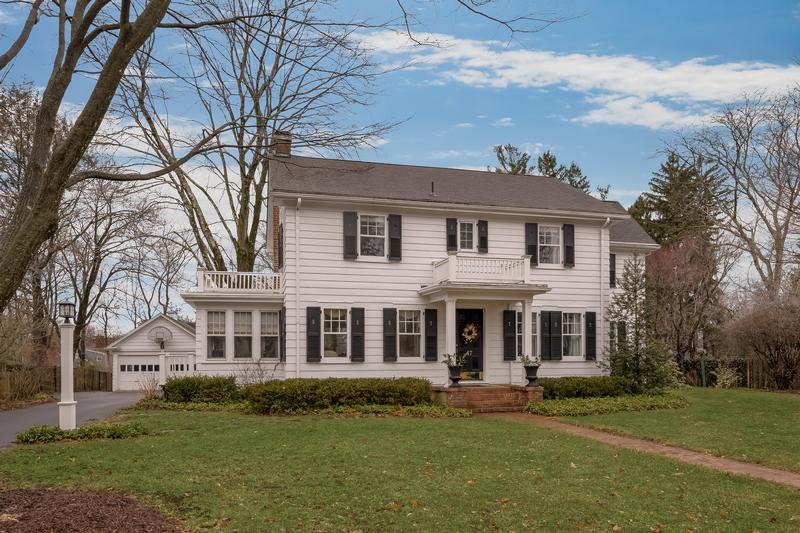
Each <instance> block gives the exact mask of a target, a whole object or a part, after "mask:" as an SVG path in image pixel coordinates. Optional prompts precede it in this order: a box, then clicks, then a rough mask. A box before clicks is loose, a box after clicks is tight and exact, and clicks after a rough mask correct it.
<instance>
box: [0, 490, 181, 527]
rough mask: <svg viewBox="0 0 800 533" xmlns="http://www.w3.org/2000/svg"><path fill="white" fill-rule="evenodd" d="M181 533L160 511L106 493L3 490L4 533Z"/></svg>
mask: <svg viewBox="0 0 800 533" xmlns="http://www.w3.org/2000/svg"><path fill="white" fill-rule="evenodd" d="M22 531H25V532H32V531H37V532H39V531H40V532H43V533H44V532H59V533H61V532H64V533H67V532H84V533H89V532H98V533H99V532H104V533H105V532H115V533H129V532H143V533H178V532H179V531H181V530H180V528H179V527H178V526H177V525H176V524H175V523H174V522H173V521H170V520H168V519H167V518H166V517H165V516H164V515H163V514H161V512H160V511H158V510H157V509H154V508H153V507H149V506H147V505H144V504H142V503H140V502H137V501H135V500H132V499H130V498H128V497H127V496H123V495H122V494H120V493H118V492H113V491H102V490H66V489H12V490H5V491H0V533H6V532H8V533H11V532H22Z"/></svg>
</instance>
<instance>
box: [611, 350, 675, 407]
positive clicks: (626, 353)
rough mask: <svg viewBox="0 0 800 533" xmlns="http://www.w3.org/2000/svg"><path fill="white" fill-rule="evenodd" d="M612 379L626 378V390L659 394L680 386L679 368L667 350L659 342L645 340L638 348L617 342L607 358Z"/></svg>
mask: <svg viewBox="0 0 800 533" xmlns="http://www.w3.org/2000/svg"><path fill="white" fill-rule="evenodd" d="M607 365H608V368H609V369H610V370H611V375H612V376H620V377H624V378H627V379H628V381H629V383H630V386H629V391H630V392H633V393H636V394H659V393H662V392H664V391H665V390H667V389H670V388H673V387H676V386H678V385H679V384H680V375H681V373H680V369H679V367H678V364H677V363H676V362H675V358H674V357H673V355H672V353H671V352H670V351H669V349H668V348H667V347H666V346H665V345H664V344H663V343H661V342H658V341H653V340H648V341H647V342H644V343H642V344H641V345H638V346H637V345H635V344H633V343H630V342H628V343H620V345H619V346H618V347H617V349H616V350H615V351H614V352H612V353H611V354H610V355H609V358H608V362H607Z"/></svg>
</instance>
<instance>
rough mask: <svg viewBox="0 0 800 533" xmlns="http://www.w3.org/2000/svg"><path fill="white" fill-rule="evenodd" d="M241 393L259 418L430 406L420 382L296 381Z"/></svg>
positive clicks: (261, 385)
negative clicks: (341, 408) (367, 407)
mask: <svg viewBox="0 0 800 533" xmlns="http://www.w3.org/2000/svg"><path fill="white" fill-rule="evenodd" d="M242 392H243V395H244V398H245V399H246V400H247V401H248V402H249V403H250V406H251V408H252V410H253V411H254V412H256V413H261V414H265V413H292V412H308V411H316V410H320V409H327V408H329V407H339V406H355V405H421V404H427V403H430V402H431V384H430V383H429V382H428V380H425V379H419V378H397V379H386V378H326V379H304V378H299V379H297V378H296V379H287V380H283V381H280V380H275V381H266V382H264V383H259V384H256V385H248V386H246V387H245V388H244V389H243V391H242Z"/></svg>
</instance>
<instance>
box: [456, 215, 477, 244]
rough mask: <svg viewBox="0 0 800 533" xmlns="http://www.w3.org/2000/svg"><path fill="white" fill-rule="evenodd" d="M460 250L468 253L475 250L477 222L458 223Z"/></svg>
mask: <svg viewBox="0 0 800 533" xmlns="http://www.w3.org/2000/svg"><path fill="white" fill-rule="evenodd" d="M458 249H459V250H463V251H466V252H472V251H474V250H475V222H474V221H472V220H459V221H458Z"/></svg>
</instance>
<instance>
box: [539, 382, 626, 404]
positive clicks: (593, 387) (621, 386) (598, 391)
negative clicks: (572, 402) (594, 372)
mask: <svg viewBox="0 0 800 533" xmlns="http://www.w3.org/2000/svg"><path fill="white" fill-rule="evenodd" d="M539 385H541V386H542V387H543V388H544V399H545V400H560V399H564V398H602V397H608V396H622V395H623V394H627V393H629V392H630V386H631V383H630V381H629V380H628V379H626V378H624V377H621V376H592V377H577V376H576V377H566V378H541V379H540V380H539Z"/></svg>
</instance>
